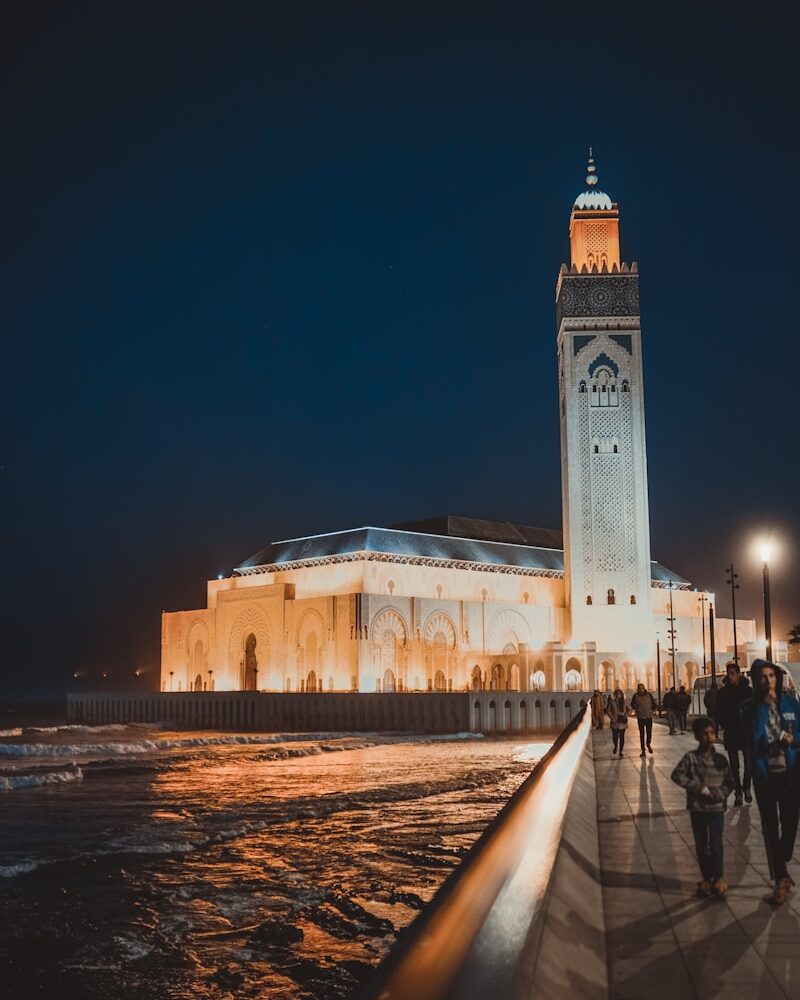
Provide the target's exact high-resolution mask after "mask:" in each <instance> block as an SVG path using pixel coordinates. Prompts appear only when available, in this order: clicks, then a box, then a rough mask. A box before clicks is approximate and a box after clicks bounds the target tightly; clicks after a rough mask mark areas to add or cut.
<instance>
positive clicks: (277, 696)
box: [67, 691, 588, 734]
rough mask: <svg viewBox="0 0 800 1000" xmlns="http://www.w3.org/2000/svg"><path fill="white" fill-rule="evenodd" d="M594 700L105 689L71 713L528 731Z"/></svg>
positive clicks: (292, 726)
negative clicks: (163, 691)
mask: <svg viewBox="0 0 800 1000" xmlns="http://www.w3.org/2000/svg"><path fill="white" fill-rule="evenodd" d="M587 697H588V695H587V694H585V693H584V694H582V693H581V692H563V691H539V692H536V693H521V692H516V691H477V692H475V691H473V692H468V691H447V692H428V693H416V692H415V693H395V694H360V693H344V692H342V693H340V692H329V693H328V692H326V693H318V694H300V693H285V694H283V693H266V692H264V693H262V692H256V691H236V692H227V691H225V692H223V691H220V692H172V693H163V694H157V693H153V694H125V693H124V692H98V693H85V694H84V693H81V694H70V695H68V696H67V718H68V721H69V722H73V723H82V724H84V725H107V724H108V723H126V722H163V723H168V724H170V725H174V726H176V727H178V728H187V729H196V728H203V729H237V730H241V729H245V730H254V731H268V732H276V731H279V732H289V733H290V732H424V733H460V732H474V733H486V734H492V733H523V732H524V733H528V732H536V731H538V730H544V729H554V728H561V727H563V726H565V725H566V724H567V723H568V722H569V720H570V719H571V718H572V717H573V716H574V715H575V713H576V712H577V711H578V710H579V709H580V708H581V707H582V706H583V705H584V704H585V702H586V699H587Z"/></svg>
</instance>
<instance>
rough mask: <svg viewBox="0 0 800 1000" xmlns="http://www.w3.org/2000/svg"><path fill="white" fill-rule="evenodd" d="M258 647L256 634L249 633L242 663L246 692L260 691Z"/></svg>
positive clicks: (245, 641) (245, 642)
mask: <svg viewBox="0 0 800 1000" xmlns="http://www.w3.org/2000/svg"><path fill="white" fill-rule="evenodd" d="M257 646H258V640H257V639H256V637H255V633H253V632H248V634H247V638H246V639H245V640H244V657H243V661H242V672H243V674H244V684H243V685H242V686H243V688H244V690H245V691H256V690H257V689H258V688H257V686H258V654H257V652H256V647H257Z"/></svg>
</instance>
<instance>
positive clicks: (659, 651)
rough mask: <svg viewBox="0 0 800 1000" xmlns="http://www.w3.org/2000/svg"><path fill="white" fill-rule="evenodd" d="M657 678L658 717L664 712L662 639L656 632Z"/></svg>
mask: <svg viewBox="0 0 800 1000" xmlns="http://www.w3.org/2000/svg"><path fill="white" fill-rule="evenodd" d="M656 679H657V683H658V717H659V719H660V718H661V716H662V715H663V714H664V712H663V710H662V707H661V639H660V637H659V634H658V632H656Z"/></svg>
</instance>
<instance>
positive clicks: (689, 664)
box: [683, 660, 699, 694]
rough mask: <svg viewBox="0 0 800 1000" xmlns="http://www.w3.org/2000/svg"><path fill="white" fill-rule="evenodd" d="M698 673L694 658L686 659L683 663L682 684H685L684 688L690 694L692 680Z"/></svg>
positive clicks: (695, 678) (694, 679) (693, 680)
mask: <svg viewBox="0 0 800 1000" xmlns="http://www.w3.org/2000/svg"><path fill="white" fill-rule="evenodd" d="M698 674H699V671H698V669H697V664H696V663H695V662H694V660H687V661H686V663H684V665H683V684H684V685H685V686H686V690H687V691H688V692H689V693H690V694H691V692H692V688H693V687H694V682H695V681H696V680H697V677H698Z"/></svg>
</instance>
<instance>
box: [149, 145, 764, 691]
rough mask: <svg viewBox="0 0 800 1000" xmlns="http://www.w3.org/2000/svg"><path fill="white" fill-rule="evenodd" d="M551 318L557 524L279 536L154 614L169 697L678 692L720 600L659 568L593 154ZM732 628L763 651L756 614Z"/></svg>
mask: <svg viewBox="0 0 800 1000" xmlns="http://www.w3.org/2000/svg"><path fill="white" fill-rule="evenodd" d="M556 317H557V358H558V380H559V410H560V428H561V463H562V468H561V474H562V509H563V531H558V530H554V529H541V528H534V527H530V526H527V525H519V524H512V523H510V522H507V521H485V520H478V519H474V518H464V517H452V516H451V517H441V518H433V519H430V520H427V521H420V522H414V523H410V524H402V525H398V526H395V527H392V528H381V527H362V528H356V529H350V530H346V531H337V532H331V533H328V534H322V535H313V536H308V537H304V538H296V539H290V540H285V541H279V542H273V543H272V544H270V545H268V546H267V547H266V548H264V549H262V550H261V551H259V552H257V553H256V554H255V555H253V556H251V557H250V558H249V559H247V560H245V561H244V562H243V563H242V564H241V565H240V566H238V567H237V568H236V569H235V570H234V571H233V574H232V575H231V576H230V577H228V578H225V579H219V580H211V581H209V583H208V594H207V606H206V607H205V608H202V609H199V610H195V611H177V612H165V613H164V615H163V617H162V645H161V688H162V690H164V691H187V690H227V691H233V690H266V691H309V692H314V691H363V692H375V691H381V692H386V693H391V692H396V691H450V690H454V691H455V690H515V691H530V690H548V691H558V690H592V689H594V688H600V689H601V690H609V689H612V688H614V687H616V686H619V687H622V688H624V689H625V690H631V689H632V688H633V687H634V686H635V684H636V683H637V682H638V681H640V680H641V681H644V682H645V683H646V684H647V686H648V687H650V688H651V689H653V690H656V688H657V686H658V684H659V682H660V684H661V687H662V689H666V688H668V687H669V686H671V685H672V684H673V683H677V684H678V685H680V684H686V685H687V686H689V687H690V686H691V684H692V683H693V681H694V679H695V678H696V677H697V676H698V675H699V674H701V673H702V672H703V663H704V661H708V662H710V661H709V660H708V658H709V656H710V638H711V637H710V622H709V614H708V612H709V607H710V606H713V602H714V595H713V594H709V593H707V592H698V591H697V590H693V589H692V588H691V584H690V582H689V581H688V580H685V579H683V578H682V577H681V576H679V575H678V574H677V573H674V572H672V571H671V570H669V569H667V568H666V567H664V566H662V565H661V564H660V563H658V562H655V561H653V560H652V559H651V553H650V532H649V509H648V498H647V455H646V441H645V419H644V380H643V367H642V349H641V340H642V334H641V325H640V315H639V275H638V268H637V265H636V264H635V263H632V264H628V263H626V262H624V261H622V260H621V256H620V237H619V208H618V206H617V204H616V203H614V202H612V201H611V199H610V198H609V196H608V195H606V194H604V193H603V192H602V191H600V190H598V187H597V173H596V169H595V165H594V162H593V160H592V159H591V158H590V161H589V169H588V174H587V178H586V190H585V191H584V192H583V193H582V194H580V195H579V196H578V198H577V199H576V200H575V203H574V205H573V207H572V212H571V214H570V264H569V265H566V264H564V265H562V266H561V270H560V272H559V275H558V281H557V286H556ZM737 639H738V647H737V648H738V652H739V656H740V660H741V662H742V664H743V665H744V664H745V663H747V662H749V661H750V660H752V659H753V658H754V657H755V656H756V655H763V642H762V643H761V644H760V645H759V644H758V643H757V642H756V629H755V622H754V621H752V620H739V621H738V622H737ZM715 646H716V652H717V659H718V662H719V663H723V662H724V661H725V660H727V659H728V658H729V657H730V655H731V653H732V652H733V622H732V621H730V620H727V619H720V618H716V622H715ZM673 650H674V658H673V655H672V654H673ZM659 664H660V669H661V676H660V677H659V673H658V666H659ZM708 669H709V670H710V667H708Z"/></svg>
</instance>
